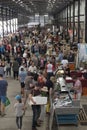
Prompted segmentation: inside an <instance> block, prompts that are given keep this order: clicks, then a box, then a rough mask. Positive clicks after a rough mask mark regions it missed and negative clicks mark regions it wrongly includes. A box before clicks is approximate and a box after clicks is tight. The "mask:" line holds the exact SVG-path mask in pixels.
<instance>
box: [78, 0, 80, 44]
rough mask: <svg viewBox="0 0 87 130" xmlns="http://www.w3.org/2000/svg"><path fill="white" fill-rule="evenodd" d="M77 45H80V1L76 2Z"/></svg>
mask: <svg viewBox="0 0 87 130" xmlns="http://www.w3.org/2000/svg"><path fill="white" fill-rule="evenodd" d="M78 43H80V0H78Z"/></svg>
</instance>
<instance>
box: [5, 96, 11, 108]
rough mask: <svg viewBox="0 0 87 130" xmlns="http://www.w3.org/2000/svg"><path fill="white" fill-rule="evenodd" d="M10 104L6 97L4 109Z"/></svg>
mask: <svg viewBox="0 0 87 130" xmlns="http://www.w3.org/2000/svg"><path fill="white" fill-rule="evenodd" d="M10 104H11V103H10V100H9V98H8V97H6V102H5V107H7V106H9V105H10Z"/></svg>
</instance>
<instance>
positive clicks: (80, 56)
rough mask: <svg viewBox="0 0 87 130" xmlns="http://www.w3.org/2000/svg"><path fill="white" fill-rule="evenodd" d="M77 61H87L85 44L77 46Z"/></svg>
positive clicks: (86, 45) (86, 46)
mask: <svg viewBox="0 0 87 130" xmlns="http://www.w3.org/2000/svg"><path fill="white" fill-rule="evenodd" d="M78 59H79V62H85V61H87V44H86V43H84V44H83V43H79V44H78Z"/></svg>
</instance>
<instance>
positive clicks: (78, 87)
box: [72, 75, 82, 100]
mask: <svg viewBox="0 0 87 130" xmlns="http://www.w3.org/2000/svg"><path fill="white" fill-rule="evenodd" d="M73 79H74V82H75V83H74V86H73V87H72V89H73V90H75V93H76V99H78V100H80V98H81V95H82V83H81V81H80V80H79V78H78V77H77V76H76V75H75V76H74V77H73Z"/></svg>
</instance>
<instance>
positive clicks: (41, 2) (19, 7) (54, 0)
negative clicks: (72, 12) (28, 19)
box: [0, 0, 73, 16]
mask: <svg viewBox="0 0 87 130" xmlns="http://www.w3.org/2000/svg"><path fill="white" fill-rule="evenodd" d="M72 1H73V0H0V5H2V6H5V7H9V8H11V9H13V10H15V11H16V12H18V13H21V14H23V15H27V16H28V15H33V14H35V13H39V14H46V13H48V14H55V13H57V12H58V11H60V10H61V9H63V8H64V7H65V6H66V5H67V4H69V3H70V2H72Z"/></svg>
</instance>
